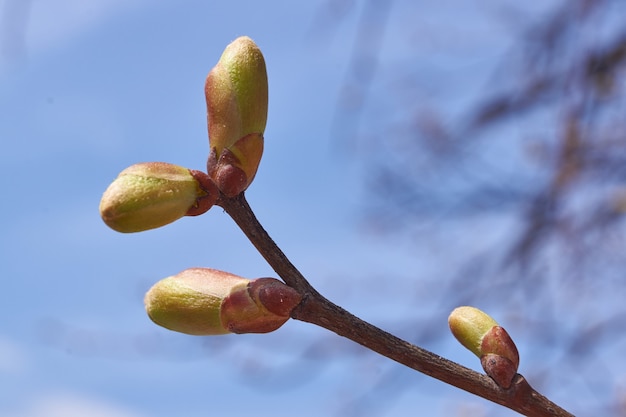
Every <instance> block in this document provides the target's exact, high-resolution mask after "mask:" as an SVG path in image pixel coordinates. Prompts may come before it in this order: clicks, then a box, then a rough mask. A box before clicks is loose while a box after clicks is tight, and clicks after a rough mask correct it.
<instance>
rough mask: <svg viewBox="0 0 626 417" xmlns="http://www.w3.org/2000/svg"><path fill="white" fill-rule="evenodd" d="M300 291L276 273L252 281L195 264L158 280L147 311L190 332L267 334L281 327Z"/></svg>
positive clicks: (172, 326) (147, 301)
mask: <svg viewBox="0 0 626 417" xmlns="http://www.w3.org/2000/svg"><path fill="white" fill-rule="evenodd" d="M300 299H301V296H300V294H298V293H297V292H296V291H295V290H294V289H293V288H291V287H289V286H287V285H285V284H283V283H282V282H281V281H279V280H277V279H274V278H259V279H256V280H248V279H245V278H242V277H239V276H237V275H233V274H230V273H228V272H223V271H218V270H215V269H209V268H191V269H186V270H184V271H182V272H181V273H179V274H177V275H175V276H172V277H169V278H165V279H163V280H161V281H159V282H158V283H156V284H155V285H154V286H153V287H152V288H151V289H150V290H149V291H148V293H147V294H146V298H145V305H146V311H147V312H148V315H149V316H150V318H151V319H152V321H154V322H155V323H156V324H158V325H160V326H163V327H165V328H167V329H170V330H174V331H177V332H181V333H187V334H192V335H219V334H225V333H267V332H271V331H274V330H276V329H278V328H279V327H280V326H282V325H283V324H284V323H285V322H286V321H287V320H288V319H289V315H290V314H291V310H292V309H293V308H294V307H295V306H296V305H298V303H299V302H300Z"/></svg>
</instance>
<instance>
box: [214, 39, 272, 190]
mask: <svg viewBox="0 0 626 417" xmlns="http://www.w3.org/2000/svg"><path fill="white" fill-rule="evenodd" d="M204 91H205V95H206V103H207V124H208V129H209V147H210V153H209V159H208V162H207V168H208V173H209V175H210V176H211V177H212V178H213V179H214V181H215V183H216V184H217V186H218V187H219V189H220V190H221V191H222V192H223V193H224V194H225V195H227V196H228V197H234V196H235V195H237V194H239V193H240V192H242V191H244V190H245V189H246V188H247V187H248V186H249V185H250V183H251V182H252V180H253V179H254V176H255V175H256V172H257V169H258V166H259V163H260V161H261V156H262V154H263V133H264V131H265V125H266V122H267V107H268V87H267V71H266V68H265V59H264V58H263V54H262V53H261V50H260V49H259V47H258V46H257V45H256V44H255V43H254V41H253V40H252V39H250V38H249V37H247V36H242V37H239V38H237V39H235V40H234V41H233V42H232V43H231V44H229V45H228V46H227V47H226V49H225V50H224V52H223V54H222V56H221V58H220V60H219V61H218V63H217V65H216V66H215V67H213V69H212V70H211V71H210V72H209V75H208V76H207V79H206V83H205V88H204Z"/></svg>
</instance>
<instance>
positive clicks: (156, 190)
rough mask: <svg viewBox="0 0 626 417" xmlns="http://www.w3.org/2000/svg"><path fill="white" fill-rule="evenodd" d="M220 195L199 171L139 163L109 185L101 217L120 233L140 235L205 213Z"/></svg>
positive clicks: (102, 205)
mask: <svg viewBox="0 0 626 417" xmlns="http://www.w3.org/2000/svg"><path fill="white" fill-rule="evenodd" d="M218 194H219V193H218V191H217V188H216V186H215V184H213V182H212V181H211V179H210V178H209V177H208V175H207V174H203V173H202V172H200V171H195V170H189V169H187V168H184V167H181V166H178V165H173V164H168V163H165V162H146V163H140V164H135V165H132V166H130V167H128V168H126V169H125V170H123V171H122V172H121V173H120V174H119V175H118V177H117V178H116V179H115V180H114V181H113V183H111V185H109V187H108V188H107V189H106V191H105V192H104V194H103V195H102V199H101V200H100V216H101V217H102V220H104V222H105V223H106V224H107V226H109V227H110V228H112V229H113V230H116V231H118V232H122V233H131V232H141V231H144V230H149V229H155V228H157V227H161V226H164V225H166V224H168V223H171V222H173V221H175V220H178V219H179V218H181V217H183V216H186V215H189V216H195V215H198V214H202V213H204V212H206V211H207V210H208V209H209V208H211V206H213V204H214V203H215V201H216V200H217V197H218Z"/></svg>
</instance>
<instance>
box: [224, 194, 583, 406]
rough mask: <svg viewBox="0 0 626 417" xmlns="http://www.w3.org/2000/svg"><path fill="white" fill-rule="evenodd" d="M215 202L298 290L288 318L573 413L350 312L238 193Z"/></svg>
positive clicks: (458, 381)
mask: <svg viewBox="0 0 626 417" xmlns="http://www.w3.org/2000/svg"><path fill="white" fill-rule="evenodd" d="M218 204H219V205H220V206H221V207H222V208H224V210H225V211H226V213H228V214H229V215H230V216H231V217H232V219H233V220H234V221H235V223H237V225H238V226H239V227H240V228H241V230H242V231H243V232H244V233H245V235H246V236H247V237H248V239H249V240H250V241H251V242H252V244H253V245H254V246H255V247H256V249H257V250H258V251H259V253H261V255H262V256H263V257H264V258H265V260H266V261H267V262H268V263H269V264H270V266H271V267H272V268H273V269H274V271H276V273H277V274H278V275H279V276H280V277H281V278H282V279H283V280H284V281H285V283H286V284H287V285H289V286H291V287H293V288H294V289H296V290H297V291H299V292H300V293H301V294H302V295H303V299H302V302H301V303H300V305H299V306H298V307H296V308H295V309H294V310H293V312H292V315H291V316H292V317H293V318H294V319H297V320H301V321H305V322H309V323H312V324H316V325H318V326H321V327H323V328H325V329H328V330H330V331H333V332H335V333H337V334H338V335H340V336H343V337H346V338H348V339H350V340H352V341H354V342H356V343H359V344H360V345H362V346H365V347H366V348H368V349H371V350H373V351H375V352H378V353H379V354H381V355H383V356H386V357H388V358H390V359H393V360H394V361H396V362H399V363H401V364H403V365H406V366H408V367H410V368H412V369H415V370H416V371H419V372H422V373H424V374H426V375H429V376H431V377H433V378H436V379H438V380H440V381H443V382H445V383H447V384H450V385H453V386H455V387H457V388H460V389H462V390H464V391H467V392H470V393H472V394H475V395H477V396H479V397H482V398H485V399H487V400H489V401H492V402H494V403H497V404H500V405H502V406H505V407H508V408H510V409H511V410H514V411H517V412H519V413H521V414H523V415H526V416H563V417H565V416H570V417H572V416H573V415H572V414H570V413H569V412H567V411H565V410H564V409H562V408H561V407H559V406H558V405H556V404H554V403H553V402H551V401H550V400H549V399H547V398H546V397H544V396H543V395H541V394H539V393H538V392H537V391H535V390H534V389H533V388H532V387H531V386H530V385H529V384H528V382H527V381H526V379H525V378H524V377H523V376H522V375H519V374H518V375H516V376H515V379H514V382H513V384H512V386H511V387H510V388H509V389H507V390H505V389H502V388H500V387H499V386H498V385H496V383H495V382H494V381H493V380H492V379H491V378H489V377H488V376H486V375H483V374H480V373H478V372H475V371H473V370H471V369H469V368H466V367H464V366H462V365H459V364H457V363H455V362H452V361H450V360H448V359H445V358H442V357H440V356H438V355H436V354H434V353H432V352H429V351H427V350H425V349H422V348H420V347H419V346H415V345H412V344H410V343H408V342H406V341H404V340H402V339H400V338H398V337H396V336H394V335H392V334H389V333H387V332H385V331H384V330H381V329H379V328H377V327H376V326H373V325H372V324H370V323H367V322H365V321H363V320H361V319H360V318H358V317H356V316H354V315H352V314H350V313H349V312H347V311H346V310H344V309H343V308H341V307H339V306H337V305H336V304H334V303H332V302H330V301H329V300H327V299H326V298H325V297H323V296H322V295H321V294H319V293H318V292H317V291H316V290H315V289H314V288H313V287H312V286H311V284H309V282H308V281H307V280H306V279H305V278H304V276H303V275H302V274H301V273H300V272H299V271H298V269H297V268H296V267H295V266H294V265H293V264H292V263H291V262H290V261H289V259H288V258H287V257H286V256H285V254H284V253H283V252H282V251H281V250H280V248H279V247H278V246H277V245H276V243H274V241H273V240H272V239H271V238H270V236H269V235H268V234H267V232H266V231H265V229H264V228H263V227H262V226H261V224H260V223H259V221H258V220H257V218H256V216H255V215H254V213H253V212H252V209H251V208H250V206H249V205H248V202H247V201H246V199H245V196H244V194H243V193H241V194H240V195H238V196H237V197H234V198H221V199H220V201H218Z"/></svg>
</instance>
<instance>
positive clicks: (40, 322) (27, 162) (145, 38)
mask: <svg viewBox="0 0 626 417" xmlns="http://www.w3.org/2000/svg"><path fill="white" fill-rule="evenodd" d="M9 1H10V0H4V2H0V7H3V8H2V9H0V13H4V14H3V16H2V19H3V22H5V23H6V22H7V21H12V20H11V18H10V17H7V16H8V15H7V13H9V12H10V11H11V13H15V8H13V7H10V6H9V5H10V3H9ZM16 1H17V0H14V1H13V2H12V3H11V4H16ZM326 3H327V2H325V1H310V2H288V1H275V2H255V1H230V2H203V1H189V2H186V3H185V6H184V7H182V6H179V5H177V4H174V3H173V2H164V1H158V2H150V1H147V0H132V1H122V0H92V1H90V2H82V1H80V0H56V1H49V2H31V5H30V11H29V13H28V19H26V21H25V22H24V24H23V25H17V24H16V28H15V30H13V31H11V30H8V29H7V30H4V31H3V32H2V36H3V38H1V42H2V45H3V51H4V55H3V56H2V57H1V59H2V61H0V63H1V66H0V109H1V112H0V138H1V140H2V145H3V149H4V150H3V152H2V153H1V154H0V160H1V161H2V172H3V175H2V178H1V179H0V186H1V187H2V191H3V195H4V198H3V201H4V204H2V206H1V207H0V213H1V214H2V216H0V219H2V220H0V221H1V228H2V236H1V237H0V242H1V244H2V252H1V255H0V257H1V263H0V275H1V276H2V284H3V290H2V291H0V317H1V318H0V386H1V387H2V389H0V415H2V416H8V417H44V416H45V417H56V416H59V417H60V416H63V417H72V416H84V415H89V416H96V417H144V416H154V417H161V416H163V417H164V416H172V415H181V416H182V415H184V416H187V417H194V416H207V415H232V416H237V415H244V413H248V412H255V413H257V414H258V415H272V416H288V415H289V416H291V415H294V414H295V413H296V410H297V414H298V415H299V416H302V417H306V416H318V415H320V414H321V415H326V414H329V415H331V414H332V413H338V412H341V410H342V409H343V407H347V406H349V405H350V403H351V402H350V400H351V399H357V400H358V399H359V398H360V396H362V395H366V396H368V397H369V399H368V400H362V403H363V404H366V405H368V404H370V403H372V404H375V403H376V396H377V395H387V396H389V397H390V398H392V400H391V401H390V402H388V403H386V402H385V401H382V403H383V404H385V405H384V408H382V410H383V411H384V413H383V414H384V415H390V416H392V415H407V413H408V412H412V413H418V414H424V415H426V414H428V415H436V414H440V413H441V414H442V415H444V414H448V415H449V414H450V413H452V412H456V411H458V409H457V408H455V407H456V406H455V405H454V404H463V407H468V409H470V410H472V411H474V412H476V413H481V412H484V410H485V405H484V402H483V401H482V400H480V399H475V398H473V397H471V396H469V395H466V394H464V393H462V392H458V391H457V390H455V389H452V388H449V387H445V386H444V385H443V384H441V383H439V382H436V381H434V380H430V379H428V378H426V377H424V376H422V375H420V374H417V373H415V372H412V371H409V370H403V369H401V367H400V366H399V365H396V364H393V363H391V362H389V361H384V360H383V361H381V360H379V359H378V358H377V357H376V356H375V355H374V354H367V353H366V354H362V353H359V354H356V353H355V352H358V351H359V350H358V348H355V347H354V346H353V345H352V344H351V342H348V341H343V340H341V339H339V338H338V337H335V336H334V335H332V334H329V333H328V332H326V331H324V330H322V329H316V328H313V327H312V326H310V325H307V324H304V323H297V322H289V323H287V324H286V325H285V326H284V327H283V328H281V329H280V330H279V331H277V332H275V333H273V334H268V335H261V336H259V335H229V336H221V337H216V338H194V337H190V336H186V335H180V334H176V333H172V332H169V331H167V330H164V329H161V328H158V327H156V326H155V325H153V324H152V323H151V322H150V321H149V320H148V318H147V316H146V315H145V312H144V310H143V301H142V300H143V294H144V293H145V291H146V290H147V289H148V288H149V287H150V286H151V285H152V284H153V283H154V282H156V281H157V280H159V279H161V278H164V277H166V276H168V275H173V274H175V273H177V272H179V271H181V270H183V269H185V268H188V267H193V266H207V267H213V268H218V269H223V270H227V271H229V272H232V273H236V274H239V275H242V276H245V277H249V278H254V277H261V276H273V273H272V271H271V269H270V268H269V267H268V266H267V265H266V264H265V262H264V261H263V260H262V258H261V257H260V255H258V254H257V253H256V252H255V250H254V249H253V248H252V246H251V244H249V242H247V241H246V239H245V238H244V237H243V234H242V233H241V232H240V231H239V230H238V229H237V228H236V226H235V225H234V224H233V223H232V221H230V219H229V218H228V217H227V216H226V215H225V214H224V213H223V212H222V211H221V210H219V209H217V208H214V209H212V210H211V211H210V212H208V213H207V214H205V215H203V216H200V217H197V218H185V219H182V220H180V221H178V222H176V223H174V224H172V225H170V226H168V227H165V228H162V229H158V230H154V231H150V232H146V233H140V234H132V235H122V234H118V233H115V232H113V231H112V230H110V229H108V228H107V227H106V226H105V225H104V224H103V223H102V221H101V220H100V218H99V215H98V204H99V200H100V196H101V194H102V192H103V191H104V190H105V189H106V187H107V186H108V184H109V183H110V182H111V181H112V180H113V179H114V178H115V177H116V175H117V173H118V172H119V171H121V170H122V169H124V168H126V167H127V166H129V165H131V164H133V163H136V162H143V161H167V162H171V163H175V164H179V165H183V166H187V167H189V168H194V169H202V168H203V167H204V164H205V160H206V155H207V151H208V143H207V134H206V124H205V120H206V119H205V117H206V115H205V111H206V110H205V104H204V96H203V84H204V78H205V76H206V74H207V73H208V71H209V70H210V69H211V67H212V66H213V65H214V64H215V63H216V62H217V60H218V59H219V56H220V54H221V52H222V50H223V49H224V47H225V46H226V45H227V44H228V43H229V42H230V41H232V40H233V39H235V38H236V37H238V36H240V35H248V36H250V37H252V38H253V39H254V40H255V41H256V42H257V44H258V45H259V46H260V48H261V49H262V51H263V53H264V55H265V59H266V62H267V68H268V76H269V84H270V109H269V120H268V125H267V130H266V132H265V137H266V146H265V153H264V156H263V160H262V162H261V167H260V169H259V173H258V175H257V177H256V179H255V181H254V183H253V185H252V186H251V188H250V189H249V191H248V192H247V196H248V200H249V202H250V203H251V205H252V207H253V209H254V210H255V212H256V214H257V216H258V217H259V219H260V220H261V222H262V223H263V224H264V226H265V227H266V229H267V230H268V231H269V233H270V235H271V236H272V237H273V238H274V240H275V241H276V242H277V243H278V244H279V245H280V246H281V247H282V248H283V250H284V251H285V252H286V254H287V255H288V256H289V257H290V258H291V260H292V261H293V263H294V264H296V265H297V266H298V267H299V268H300V269H301V270H302V272H303V273H304V274H305V275H306V276H308V277H309V279H310V281H312V282H313V283H314V284H315V285H316V286H317V287H318V288H319V290H320V291H321V292H322V293H324V294H326V295H328V296H329V298H331V299H332V300H334V301H336V302H338V303H339V304H341V305H343V306H344V307H346V308H348V309H349V310H351V311H353V312H354V313H356V314H357V315H360V316H361V317H363V318H365V319H368V320H371V321H373V322H374V323H376V324H379V325H381V326H385V324H387V323H389V322H392V321H393V320H394V318H395V317H397V316H402V315H403V314H405V313H406V312H407V311H408V310H410V309H411V306H410V304H409V303H410V297H409V295H408V293H409V292H411V291H414V290H413V289H412V288H413V287H412V285H411V282H410V280H409V282H408V283H407V282H405V281H406V280H404V281H403V280H402V279H400V280H398V281H388V282H386V283H385V284H384V285H381V284H380V280H381V279H390V280H391V278H388V277H394V276H398V277H400V278H406V277H411V279H413V278H415V277H419V276H420V275H429V274H432V273H434V271H435V270H436V268H437V266H436V264H435V263H431V262H423V261H422V262H419V263H417V262H416V261H415V259H414V256H411V254H410V253H405V252H402V251H401V250H399V248H398V247H396V246H390V245H388V244H386V242H385V241H381V240H376V239H370V238H368V237H367V236H364V235H363V234H362V233H359V230H358V229H359V227H358V226H359V221H358V215H359V213H360V211H359V210H360V208H362V206H363V199H364V198H367V190H366V189H364V188H363V185H364V184H363V182H362V181H361V175H362V174H363V170H366V167H365V168H364V167H363V166H361V165H359V164H358V163H356V162H355V159H354V158H353V157H352V156H351V155H348V154H347V153H346V152H342V151H337V144H336V143H334V142H333V140H336V138H333V136H332V135H331V134H330V132H331V123H332V120H333V116H334V114H335V110H336V107H335V106H336V103H337V97H338V95H339V91H340V88H341V86H342V83H343V81H344V78H345V72H346V70H347V65H348V63H349V59H350V54H351V51H352V49H351V48H352V46H353V42H354V37H355V33H356V20H355V16H356V15H358V13H356V14H353V15H352V16H351V17H348V18H346V19H345V20H342V21H341V22H339V23H337V24H333V25H331V24H320V23H319V22H320V21H319V20H318V19H317V17H316V16H318V14H319V13H321V12H323V11H324V10H326V9H325V7H326ZM446 3H449V2H446V1H444V2H430V1H429V2H424V7H425V8H426V9H427V10H428V11H429V12H430V14H429V15H425V14H422V13H421V12H420V13H418V10H417V8H415V7H413V6H411V2H397V3H396V4H395V5H394V8H393V9H392V12H391V13H392V14H393V16H394V18H395V19H399V20H400V21H402V20H405V19H409V20H411V19H415V20H416V21H417V22H418V23H420V24H421V26H420V27H423V28H424V29H423V31H422V32H421V33H422V34H423V35H424V36H422V37H419V36H418V37H416V38H414V39H401V38H399V37H400V36H401V33H400V31H399V30H396V28H395V27H394V26H393V25H390V27H389V28H388V30H387V32H386V34H385V48H384V55H383V56H382V58H383V59H384V61H383V62H384V64H383V65H382V66H381V68H380V69H379V70H380V71H383V72H384V71H391V70H394V65H404V64H406V56H407V51H408V49H409V47H412V46H415V45H416V44H417V45H418V48H421V49H420V50H421V51H422V53H423V57H424V59H423V62H422V63H421V64H419V65H417V67H418V70H419V71H420V73H421V74H422V76H423V77H424V79H425V81H424V83H425V85H426V86H428V84H429V82H430V81H431V80H436V79H437V77H440V76H441V75H442V73H443V75H445V74H446V73H447V72H449V71H452V70H453V69H457V70H458V68H460V67H462V68H464V70H463V71H462V72H464V73H465V74H466V76H468V77H471V76H472V74H474V75H476V74H478V73H480V72H481V71H484V70H485V68H488V67H489V65H490V63H492V59H493V57H494V56H495V55H496V54H497V53H498V52H501V51H502V50H503V49H505V48H506V47H507V46H508V45H507V40H508V39H506V38H504V37H500V38H498V37H494V36H492V35H490V34H489V33H488V32H487V31H485V30H484V27H483V26H482V25H483V24H484V22H482V21H481V20H480V18H479V16H481V15H480V14H479V13H478V12H473V11H472V10H473V9H471V8H468V9H467V10H463V9H461V10H458V9H457V10H456V11H457V12H458V14H456V15H455V14H450V13H449V12H448V10H449V7H450V5H449V4H446ZM457 8H458V4H457ZM472 13H475V15H473V14H472ZM459 16H463V18H461V17H459ZM472 16H474V17H475V18H476V19H475V20H472V19H471V18H470V17H472ZM18 20H19V19H18ZM460 22H464V25H460V24H459V23H460ZM446 25H449V27H450V30H449V31H445V33H446V36H443V37H436V36H434V35H432V33H441V30H440V29H441V27H445V26H446ZM418 26H419V25H418ZM5 27H6V26H5ZM417 33H418V34H419V33H420V32H419V31H418V32H417ZM21 36H23V38H21ZM459 40H462V41H463V43H462V44H461V45H458V49H454V48H451V49H450V48H448V49H446V48H445V47H446V46H448V47H450V45H456V43H458V41H459ZM21 41H23V42H21ZM472 46H480V47H481V48H479V49H478V50H479V51H480V52H477V53H468V52H467V49H466V48H471V47H472ZM441 51H448V52H441ZM462 51H465V52H462ZM452 57H455V58H454V59H453V58H452ZM469 79H471V78H469ZM476 79H477V80H479V81H480V80H481V78H480V76H477V77H476ZM466 80H467V79H466ZM471 80H474V79H471ZM457 81H458V82H459V83H460V82H462V81H463V78H462V77H461V78H458V79H457ZM483 81H484V80H483ZM473 82H474V81H472V83H467V82H465V83H464V85H467V87H466V88H467V92H472V91H473V89H475V88H476V85H475V84H473ZM449 87H450V88H451V89H453V87H454V85H453V86H449ZM381 88H385V86H382V87H381ZM428 92H429V89H428V88H426V87H425V91H422V92H421V93H422V94H426V95H427V93H428ZM431 95H432V99H433V100H442V99H449V100H452V101H451V103H450V106H451V107H453V108H454V107H455V106H457V105H458V103H457V102H456V101H455V100H454V99H453V98H452V97H451V96H450V97H446V96H445V94H444V95H442V96H437V95H436V94H435V93H434V92H432V91H431ZM379 105H381V106H383V105H384V103H380V104H379ZM375 110H376V106H374V107H373V108H372V109H370V111H371V112H372V113H375ZM369 116H371V115H369ZM434 239H437V237H434ZM486 239H487V238H486ZM442 244H443V241H442ZM485 244H486V243H485ZM408 271H410V272H408ZM359 278H362V279H363V281H357V280H358V279H359ZM376 280H379V281H376ZM445 319H446V316H445V315H441V316H440V317H433V320H441V322H442V326H445V325H446V324H445ZM400 336H403V335H400ZM405 336H406V335H405ZM315 343H319V345H316V344H315ZM312 346H314V347H315V346H317V348H320V346H323V349H326V350H329V351H331V352H336V356H337V357H338V360H336V361H330V362H329V363H325V364H319V363H316V362H315V361H309V360H308V359H306V358H309V357H315V355H314V354H312V353H311V349H312V348H311V347H312ZM426 347H427V348H430V349H433V350H437V351H438V353H442V354H446V355H448V356H451V357H452V359H456V360H458V361H460V362H463V363H465V364H467V365H468V366H473V367H474V368H476V365H477V363H475V362H476V361H474V358H472V357H471V355H469V354H467V352H464V351H463V350H462V349H460V348H459V347H457V346H456V345H455V344H453V343H450V344H449V346H448V345H445V346H444V345H441V344H435V345H433V346H426ZM322 365H323V366H322ZM275 369H279V370H280V371H279V372H275ZM387 372H390V375H394V380H396V381H397V382H398V383H402V384H405V385H408V386H409V388H406V387H405V388H404V389H402V390H398V392H399V393H398V394H394V395H391V394H390V392H389V390H394V388H393V385H391V388H387V391H386V390H385V389H380V390H378V389H377V388H376V381H378V379H379V377H380V376H381V375H383V376H384V375H386V373H387ZM347 375H349V377H347ZM294 381H298V382H297V383H296V382H294ZM451 404H452V405H451ZM459 407H461V406H459ZM475 415H479V414H475ZM499 415H507V414H506V411H504V410H500V412H499Z"/></svg>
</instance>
